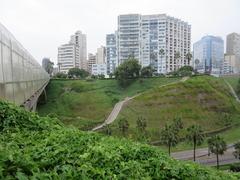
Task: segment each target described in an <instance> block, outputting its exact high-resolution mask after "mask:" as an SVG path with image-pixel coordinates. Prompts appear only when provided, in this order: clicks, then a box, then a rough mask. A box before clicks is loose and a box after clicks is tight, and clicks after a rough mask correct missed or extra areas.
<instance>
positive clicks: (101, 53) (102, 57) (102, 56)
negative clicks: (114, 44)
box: [96, 46, 106, 64]
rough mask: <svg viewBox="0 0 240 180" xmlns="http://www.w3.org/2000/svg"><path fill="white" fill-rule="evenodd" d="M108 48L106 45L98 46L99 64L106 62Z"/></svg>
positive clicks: (97, 56)
mask: <svg viewBox="0 0 240 180" xmlns="http://www.w3.org/2000/svg"><path fill="white" fill-rule="evenodd" d="M105 57H106V50H105V47H104V46H101V47H99V48H97V54H96V58H97V64H105Z"/></svg>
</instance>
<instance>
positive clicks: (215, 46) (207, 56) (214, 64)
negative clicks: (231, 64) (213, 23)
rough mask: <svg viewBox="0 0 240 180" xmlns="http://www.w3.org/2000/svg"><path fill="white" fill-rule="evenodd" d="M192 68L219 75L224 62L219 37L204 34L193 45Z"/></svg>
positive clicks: (222, 47)
mask: <svg viewBox="0 0 240 180" xmlns="http://www.w3.org/2000/svg"><path fill="white" fill-rule="evenodd" d="M193 59H194V68H195V69H196V70H197V71H198V72H200V73H208V74H213V75H219V74H220V73H221V69H222V65H223V63H224V42H223V40H222V38H221V37H215V36H205V37H203V38H202V39H201V40H200V41H198V42H196V43H195V44H194V45H193Z"/></svg>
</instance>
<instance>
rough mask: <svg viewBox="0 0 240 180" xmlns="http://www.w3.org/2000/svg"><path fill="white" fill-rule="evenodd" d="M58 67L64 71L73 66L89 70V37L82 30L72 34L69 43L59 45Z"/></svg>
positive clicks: (60, 70)
mask: <svg viewBox="0 0 240 180" xmlns="http://www.w3.org/2000/svg"><path fill="white" fill-rule="evenodd" d="M58 68H59V72H62V73H67V72H68V70H69V69H71V68H80V69H84V70H87V38H86V35H85V34H82V32H81V31H77V32H76V33H75V34H74V35H72V36H71V39H70V41H69V43H68V44H63V45H61V46H60V47H58Z"/></svg>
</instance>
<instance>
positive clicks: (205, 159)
mask: <svg viewBox="0 0 240 180" xmlns="http://www.w3.org/2000/svg"><path fill="white" fill-rule="evenodd" d="M233 152H234V147H233V144H229V145H228V149H227V151H226V152H225V153H224V155H223V156H219V162H220V165H224V164H231V163H235V162H239V160H237V159H236V158H235V157H234V156H233ZM171 156H172V157H173V158H175V159H178V160H188V161H189V160H193V151H192V150H189V151H181V152H176V153H172V154H171ZM196 162H198V163H199V164H203V165H208V166H216V155H214V154H210V156H208V148H200V149H197V150H196Z"/></svg>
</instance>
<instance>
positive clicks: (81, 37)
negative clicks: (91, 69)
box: [70, 31, 87, 70]
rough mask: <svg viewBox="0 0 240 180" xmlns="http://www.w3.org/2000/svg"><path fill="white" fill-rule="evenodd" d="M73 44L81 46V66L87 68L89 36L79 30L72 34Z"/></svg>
mask: <svg viewBox="0 0 240 180" xmlns="http://www.w3.org/2000/svg"><path fill="white" fill-rule="evenodd" d="M70 43H71V44H76V46H78V48H79V68H80V69H84V70H87V37H86V34H83V33H82V32H81V31H77V32H76V33H75V34H74V35H72V36H71V40H70Z"/></svg>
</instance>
